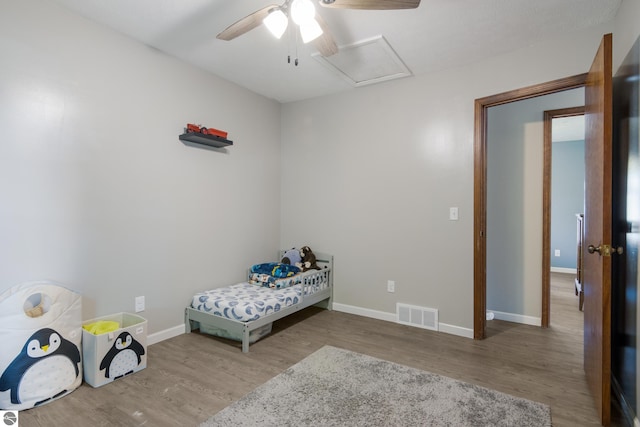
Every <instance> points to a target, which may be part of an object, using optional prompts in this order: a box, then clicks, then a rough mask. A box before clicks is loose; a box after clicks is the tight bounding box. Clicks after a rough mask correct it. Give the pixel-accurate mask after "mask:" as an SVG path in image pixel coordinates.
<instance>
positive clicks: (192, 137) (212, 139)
mask: <svg viewBox="0 0 640 427" xmlns="http://www.w3.org/2000/svg"><path fill="white" fill-rule="evenodd" d="M178 138H180V140H181V141H187V142H191V143H194V144H202V145H208V146H209V147H216V148H222V147H227V146H229V145H233V141H229V140H228V139H224V138H220V137H219V136H216V135H205V134H204V133H195V132H187V133H183V134H182V135H180V136H179V137H178Z"/></svg>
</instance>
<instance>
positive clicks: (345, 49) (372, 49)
mask: <svg viewBox="0 0 640 427" xmlns="http://www.w3.org/2000/svg"><path fill="white" fill-rule="evenodd" d="M312 56H313V57H314V58H315V59H316V60H317V61H318V62H320V63H321V64H323V65H324V66H326V67H327V68H329V69H331V70H333V71H334V72H335V73H336V74H338V75H339V76H340V77H342V78H343V79H345V80H346V81H347V82H349V83H350V84H351V85H352V86H354V87H359V86H366V85H370V84H374V83H380V82H383V81H387V80H393V79H399V78H402V77H408V76H411V75H412V73H411V71H410V70H409V68H408V67H407V66H406V65H405V64H404V62H403V61H402V59H400V57H399V56H398V54H397V53H396V52H395V51H394V50H393V48H392V47H391V45H389V42H387V40H386V39H385V38H384V37H383V36H377V37H373V38H370V39H367V40H363V41H359V42H356V43H353V44H351V45H347V46H340V48H339V51H338V53H336V54H335V55H331V56H327V57H325V56H322V55H320V53H314V54H313V55H312Z"/></svg>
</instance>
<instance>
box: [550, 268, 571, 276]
mask: <svg viewBox="0 0 640 427" xmlns="http://www.w3.org/2000/svg"><path fill="white" fill-rule="evenodd" d="M549 271H551V272H552V273H569V274H577V273H578V270H576V269H575V268H565V267H551V268H550V269H549Z"/></svg>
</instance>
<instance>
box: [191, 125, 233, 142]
mask: <svg viewBox="0 0 640 427" xmlns="http://www.w3.org/2000/svg"><path fill="white" fill-rule="evenodd" d="M184 131H185V133H201V134H204V135H215V136H219V137H220V138H224V139H227V135H228V132H225V131H223V130H220V129H216V128H208V127H205V126H201V125H194V124H193V123H187V127H186V128H185V129H184Z"/></svg>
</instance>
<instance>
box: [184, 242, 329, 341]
mask: <svg viewBox="0 0 640 427" xmlns="http://www.w3.org/2000/svg"><path fill="white" fill-rule="evenodd" d="M284 252H285V251H281V252H280V254H279V257H278V259H279V260H280V259H282V256H283V255H284ZM314 254H315V256H316V259H317V262H318V267H320V268H321V269H322V272H326V273H327V276H328V277H327V283H328V286H327V288H326V289H323V290H321V291H319V292H316V293H314V294H312V295H305V293H304V291H303V292H302V296H301V298H300V302H298V303H297V304H293V305H291V306H289V307H284V308H282V309H280V310H279V311H275V312H272V313H270V314H268V315H267V316H264V317H261V318H259V319H257V320H251V321H249V322H241V321H238V320H232V319H227V318H226V317H220V316H216V315H214V314H210V313H206V312H203V311H199V310H196V309H194V308H191V307H187V308H186V309H185V313H184V317H185V322H184V323H185V328H186V332H187V333H190V332H191V331H192V330H194V329H199V328H200V324H205V325H208V326H212V327H214V328H220V329H226V330H227V331H228V332H229V333H230V334H232V335H234V336H242V352H243V353H248V352H249V334H250V333H251V331H254V330H256V329H259V328H261V327H263V326H264V325H267V324H269V323H272V322H274V321H276V320H278V319H282V318H283V317H286V316H288V315H290V314H292V313H295V312H297V311H300V310H302V309H303V308H307V307H309V306H312V305H318V306H321V307H322V308H326V309H327V310H331V304H332V299H333V256H332V255H329V254H325V253H322V252H314ZM317 273H318V270H309V271H306V272H304V273H300V274H301V278H302V286H303V289H304V287H306V286H309V283H310V282H311V281H312V280H313V277H314V276H315V275H317Z"/></svg>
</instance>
